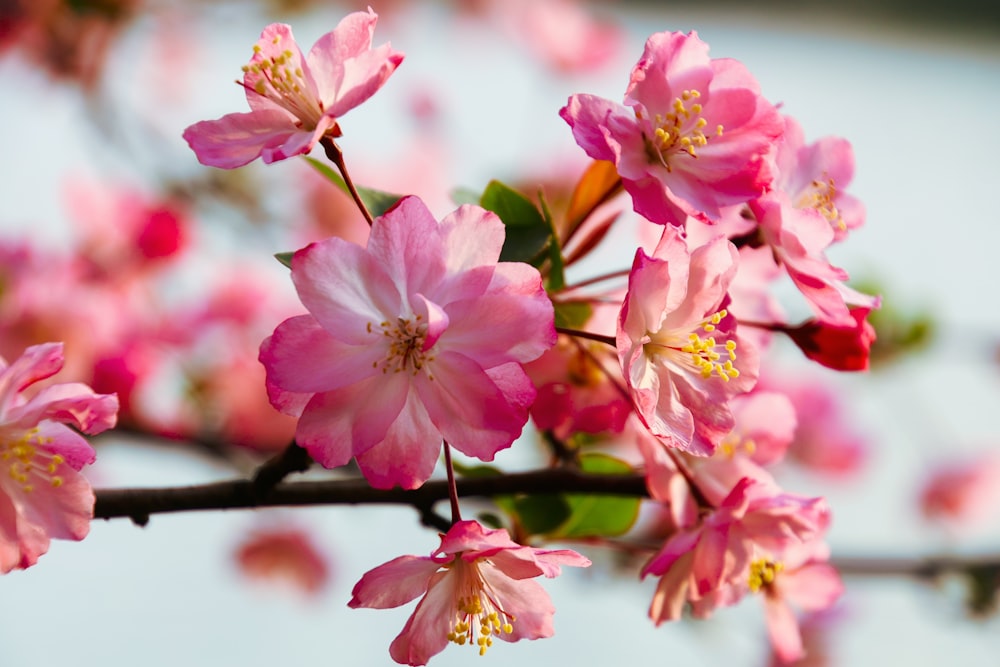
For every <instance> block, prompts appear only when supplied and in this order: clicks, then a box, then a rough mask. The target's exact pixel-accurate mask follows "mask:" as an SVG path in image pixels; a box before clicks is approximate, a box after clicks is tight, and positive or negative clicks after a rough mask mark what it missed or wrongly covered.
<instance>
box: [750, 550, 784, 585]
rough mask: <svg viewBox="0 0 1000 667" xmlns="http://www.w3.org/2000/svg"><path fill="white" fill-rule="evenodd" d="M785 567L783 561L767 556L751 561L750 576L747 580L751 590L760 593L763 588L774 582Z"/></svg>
mask: <svg viewBox="0 0 1000 667" xmlns="http://www.w3.org/2000/svg"><path fill="white" fill-rule="evenodd" d="M784 569H785V565H784V564H783V563H781V562H776V561H772V560H768V559H766V558H759V559H757V560H755V561H753V562H752V563H750V576H749V578H748V581H747V584H748V585H749V586H750V592H752V593H759V592H760V589H761V588H764V587H765V586H767V585H769V584H773V583H774V580H775V578H776V577H777V576H778V573H779V572H781V571H782V570H784Z"/></svg>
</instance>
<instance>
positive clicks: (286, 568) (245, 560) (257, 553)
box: [236, 527, 330, 595]
mask: <svg viewBox="0 0 1000 667" xmlns="http://www.w3.org/2000/svg"><path fill="white" fill-rule="evenodd" d="M236 562H237V564H238V565H239V567H240V570H241V571H242V572H243V573H244V574H246V575H247V576H248V577H252V578H255V579H262V580H271V581H275V580H284V581H285V582H287V583H289V584H291V585H292V586H294V587H295V588H296V589H298V590H300V591H302V592H303V593H306V594H308V595H315V594H317V593H319V592H320V591H321V590H322V589H323V588H324V587H325V586H326V584H327V583H328V581H329V579H330V567H329V565H328V564H327V557H326V556H325V555H324V554H323V553H322V552H321V551H320V550H319V549H318V548H317V546H316V545H315V544H314V543H313V540H312V538H311V537H310V536H309V534H308V533H307V532H305V531H304V530H302V529H300V528H294V527H292V528H289V527H282V528H262V529H259V530H255V531H254V532H253V533H252V534H250V535H249V536H248V537H247V539H246V540H245V541H244V542H243V543H242V544H240V546H239V548H238V549H237V551H236Z"/></svg>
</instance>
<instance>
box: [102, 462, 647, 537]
mask: <svg viewBox="0 0 1000 667" xmlns="http://www.w3.org/2000/svg"><path fill="white" fill-rule="evenodd" d="M456 486H457V489H458V495H459V496H462V497H483V498H487V497H493V496H498V495H505V494H516V493H559V492H563V493H569V492H574V493H591V494H608V495H619V496H637V497H644V496H646V480H645V477H643V476H642V475H590V474H585V473H580V472H576V471H573V470H567V469H553V470H537V471H531V472H523V473H512V474H507V475H496V476H492V477H476V478H465V479H459V480H457V481H456ZM95 493H96V495H97V502H96V504H95V505H94V518H96V519H114V518H122V517H128V518H131V519H132V521H134V522H135V523H136V524H138V525H145V524H146V523H147V522H148V521H149V517H150V515H152V514H162V513H166V512H192V511H205V510H226V509H252V508H257V507H280V506H286V507H287V506H297V505H359V504H383V505H384V504H392V505H412V506H413V507H415V508H417V510H418V511H420V512H421V513H422V515H426V514H427V511H429V508H430V507H431V506H432V505H433V504H434V503H436V502H438V501H439V500H445V499H447V498H448V483H447V481H445V480H434V481H430V482H426V483H425V484H424V485H423V486H421V487H420V488H419V489H414V490H412V491H406V490H403V489H388V490H385V489H373V488H372V487H370V486H369V485H368V482H366V481H365V480H363V479H356V480H355V479H350V480H329V481H316V482H282V483H279V484H276V485H274V486H273V487H272V488H270V489H267V488H265V487H263V486H261V485H259V484H257V483H255V482H254V481H253V480H246V479H238V480H231V481H225V482H215V483H212V484H201V485H197V486H180V487H168V488H142V489H100V490H97V491H96V492H95Z"/></svg>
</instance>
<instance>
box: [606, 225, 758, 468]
mask: <svg viewBox="0 0 1000 667" xmlns="http://www.w3.org/2000/svg"><path fill="white" fill-rule="evenodd" d="M736 257H737V251H736V248H735V247H733V245H732V244H731V243H730V242H729V241H727V240H726V239H725V238H722V237H719V238H717V239H716V240H714V241H712V242H710V243H707V244H705V245H703V246H701V247H699V248H696V249H695V250H694V251H693V252H691V253H689V252H688V249H687V246H686V244H685V243H684V239H683V238H682V237H681V235H680V232H679V231H678V230H677V229H676V228H674V227H665V228H664V230H663V236H662V238H661V240H660V243H659V245H658V246H657V247H656V250H655V251H654V252H653V256H652V257H650V256H648V255H647V254H646V253H645V252H644V251H643V250H642V249H639V250H638V252H637V253H636V257H635V262H634V263H633V265H632V272H631V274H630V275H629V288H628V294H627V295H626V298H625V303H624V305H623V307H622V311H621V317H620V319H619V325H618V336H617V346H618V356H619V360H620V361H621V365H622V369H623V370H624V374H625V379H626V382H627V384H628V388H629V391H630V392H631V394H632V398H633V401H634V402H635V406H636V410H637V412H638V413H639V416H640V417H641V418H642V420H643V422H644V423H645V424H646V426H647V427H648V428H649V429H650V431H651V432H652V433H653V434H654V435H656V436H658V437H661V438H670V439H672V441H673V444H674V445H675V446H676V447H678V448H680V449H682V450H684V451H687V452H690V453H693V454H698V455H702V456H707V455H711V454H712V453H713V452H714V451H715V448H716V447H717V446H718V444H719V442H720V440H721V439H722V438H723V436H725V435H726V434H727V433H728V432H729V431H730V430H731V429H732V428H733V416H732V413H731V411H730V409H729V406H728V403H729V399H730V398H731V397H732V396H734V395H736V394H739V393H743V392H746V391H748V390H750V389H751V388H752V387H753V384H754V382H756V378H757V363H758V360H757V355H756V353H755V351H754V350H753V349H752V348H750V347H749V346H746V345H742V344H739V343H737V339H736V321H735V319H734V318H733V317H732V316H731V315H729V314H728V312H727V311H726V308H725V306H726V303H727V301H728V297H727V296H726V289H727V287H728V286H729V283H730V281H731V280H732V278H733V274H734V273H735V272H736V263H735V262H736Z"/></svg>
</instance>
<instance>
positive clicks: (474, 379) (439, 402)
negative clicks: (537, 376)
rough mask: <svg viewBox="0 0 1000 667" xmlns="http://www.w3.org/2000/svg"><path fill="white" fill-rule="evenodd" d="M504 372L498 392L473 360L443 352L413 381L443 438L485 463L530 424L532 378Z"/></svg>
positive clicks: (494, 384) (520, 372)
mask: <svg viewBox="0 0 1000 667" xmlns="http://www.w3.org/2000/svg"><path fill="white" fill-rule="evenodd" d="M517 370H518V371H519V372H517V371H515V370H514V369H512V368H508V369H507V370H506V371H505V373H506V375H505V380H506V381H508V382H509V383H510V386H508V387H507V388H505V390H502V389H501V388H500V387H499V386H497V383H496V382H495V381H494V380H493V379H492V378H491V377H490V376H489V375H488V374H487V372H486V371H484V370H483V369H482V368H481V367H480V366H479V365H478V364H477V363H476V362H475V361H472V360H471V359H469V358H468V357H465V356H463V355H461V354H457V353H454V352H450V351H449V352H442V353H440V354H439V355H438V356H437V357H436V358H435V360H434V362H433V366H432V369H431V372H432V374H433V378H434V379H433V380H428V379H427V376H426V375H418V376H417V377H415V378H414V383H415V387H416V390H417V393H418V394H419V396H420V399H421V400H422V401H423V404H424V405H425V406H426V408H427V414H429V415H430V418H431V420H432V421H433V422H434V424H435V425H436V426H437V428H438V429H440V431H441V434H442V435H443V436H444V438H445V439H446V440H447V441H448V442H449V443H450V444H451V445H453V446H454V447H455V448H456V449H458V450H459V451H461V452H463V453H465V454H468V455H469V456H475V457H476V458H478V459H481V460H483V461H492V460H493V457H494V455H495V454H496V453H497V452H498V451H500V450H501V449H504V448H506V447H509V446H510V445H511V443H513V442H514V439H515V438H517V437H518V436H519V435H520V434H521V429H522V428H523V427H524V424H525V422H527V420H528V411H527V406H528V405H529V404H530V403H531V400H533V399H534V396H535V389H534V384H532V382H531V380H530V378H528V376H527V374H525V373H524V371H523V369H520V367H518V369H517Z"/></svg>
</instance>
